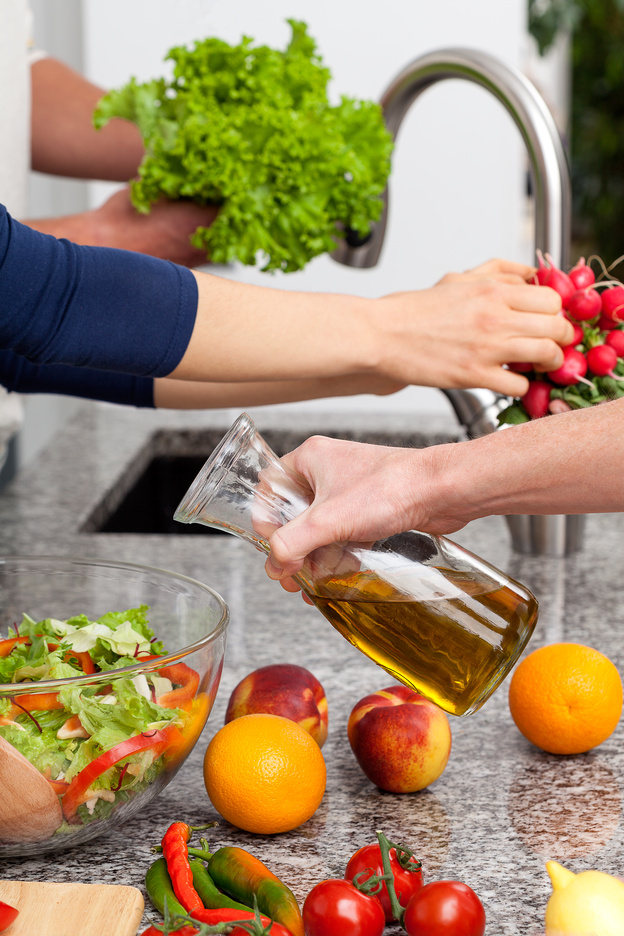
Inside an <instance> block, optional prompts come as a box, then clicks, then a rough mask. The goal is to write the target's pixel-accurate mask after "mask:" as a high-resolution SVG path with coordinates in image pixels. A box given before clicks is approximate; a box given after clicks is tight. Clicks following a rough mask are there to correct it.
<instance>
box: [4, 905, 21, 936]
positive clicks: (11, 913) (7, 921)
mask: <svg viewBox="0 0 624 936" xmlns="http://www.w3.org/2000/svg"><path fill="white" fill-rule="evenodd" d="M18 914H19V910H16V909H15V907H10V906H9V905H8V904H7V903H5V902H4V901H3V900H0V933H3V932H4V931H5V929H8V928H9V926H10V925H11V923H13V921H14V920H16V919H17V916H18Z"/></svg>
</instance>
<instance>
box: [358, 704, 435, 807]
mask: <svg viewBox="0 0 624 936" xmlns="http://www.w3.org/2000/svg"><path fill="white" fill-rule="evenodd" d="M347 732H348V735H349V743H350V745H351V748H352V750H353V753H354V754H355V756H356V759H357V761H358V763H359V765H360V767H361V768H362V770H363V771H364V773H365V774H366V776H367V777H368V779H369V780H371V781H372V782H373V783H375V784H376V785H377V786H378V787H381V789H382V790H388V791H389V792H390V793H413V792H415V791H416V790H422V789H424V788H425V787H427V786H429V784H431V783H433V781H434V780H437V779H438V777H439V776H440V775H441V773H442V771H443V770H444V768H445V767H446V764H447V762H448V758H449V754H450V753H451V729H450V725H449V721H448V718H447V717H446V714H445V713H444V712H443V711H442V709H440V708H438V706H437V705H434V704H433V702H430V701H429V700H428V699H425V697H424V696H421V695H420V694H419V693H418V692H414V690H413V689H408V687H407V686H390V688H388V689H382V690H381V691H380V692H375V693H373V694H371V695H368V696H365V697H364V698H363V699H360V701H359V702H358V703H357V705H355V706H354V708H353V710H352V712H351V715H350V717H349V724H348V726H347Z"/></svg>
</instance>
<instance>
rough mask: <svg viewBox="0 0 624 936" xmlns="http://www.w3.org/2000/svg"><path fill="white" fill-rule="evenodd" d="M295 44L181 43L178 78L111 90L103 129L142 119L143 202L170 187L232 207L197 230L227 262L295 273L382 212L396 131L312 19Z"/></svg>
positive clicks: (198, 242) (100, 121)
mask: <svg viewBox="0 0 624 936" xmlns="http://www.w3.org/2000/svg"><path fill="white" fill-rule="evenodd" d="M288 22H289V23H290V25H291V28H292V38H291V41H290V43H289V45H288V47H287V48H286V50H285V51H283V52H282V51H279V50H276V49H272V48H270V47H268V46H253V45H252V40H251V39H250V38H249V37H244V38H243V39H242V41H241V43H240V44H239V45H238V46H230V45H228V44H227V43H226V42H223V41H222V40H219V39H205V40H203V41H198V42H196V43H195V44H194V46H193V47H192V48H187V47H185V46H179V47H176V48H173V49H171V50H170V52H169V54H168V56H167V59H169V60H171V61H173V63H174V69H173V77H172V79H171V80H170V81H165V80H164V79H160V80H157V81H151V82H148V83H147V84H138V83H137V82H136V81H135V80H134V79H132V80H131V81H130V82H129V83H128V84H127V85H126V86H125V87H123V88H121V89H119V90H116V91H111V92H110V93H109V94H107V95H106V96H105V97H104V98H102V100H101V101H100V102H99V104H98V107H97V109H96V112H95V115H94V124H95V126H96V127H102V126H104V125H105V124H106V123H107V122H108V121H109V120H110V119H111V118H113V117H123V118H125V119H127V120H131V121H132V122H133V123H135V124H136V125H137V127H138V128H139V131H140V132H141V135H142V137H143V141H144V144H145V149H146V155H145V158H144V159H143V162H142V164H141V166H140V168H139V178H138V180H135V181H134V182H132V201H133V203H134V205H135V207H136V208H137V209H138V210H139V211H142V212H145V213H147V212H149V210H150V208H151V205H152V204H153V203H154V202H156V201H157V200H158V199H159V198H161V197H163V196H164V197H166V198H169V199H181V198H188V199H192V200H194V201H196V202H198V203H200V204H207V203H213V204H218V205H220V206H221V208H220V211H219V213H218V215H217V218H216V221H215V222H214V223H213V224H212V225H211V226H210V227H206V228H204V227H200V228H198V229H197V231H196V232H195V234H194V235H193V238H192V241H193V243H194V245H195V246H196V247H199V248H201V249H205V250H206V254H207V256H208V257H209V258H210V259H211V260H213V261H214V262H215V263H230V262H231V261H233V260H239V261H240V262H242V263H244V264H246V265H249V266H254V265H255V264H256V263H257V262H258V261H259V260H260V261H261V262H262V264H263V266H262V269H263V270H275V269H280V270H283V271H284V272H292V271H295V270H300V269H302V268H303V267H304V266H305V265H306V264H307V263H308V262H309V261H310V260H311V259H312V258H313V257H316V256H319V255H320V254H322V253H326V252H328V251H332V250H334V249H335V247H336V241H337V238H340V237H342V236H344V233H343V232H344V229H350V230H353V231H356V232H357V233H358V234H359V235H360V236H362V237H363V236H366V234H368V232H369V231H370V226H371V223H372V222H373V221H376V220H377V219H378V218H379V216H380V214H381V211H382V207H383V204H382V200H381V195H382V193H383V191H384V189H385V187H386V182H387V179H388V175H389V173H390V155H391V152H392V146H393V144H392V137H391V135H390V133H389V132H388V130H387V129H386V126H385V123H384V119H383V114H382V111H381V108H380V107H379V105H378V104H375V103H373V102H370V101H359V100H354V99H352V98H348V97H343V98H342V100H341V102H340V104H338V105H337V106H332V105H330V103H329V100H328V96H327V84H328V82H329V79H330V77H331V75H330V72H329V70H328V69H327V68H326V67H325V66H324V65H323V63H322V60H321V58H320V56H319V55H318V54H317V53H316V45H315V42H314V40H313V39H312V38H311V37H310V36H309V35H308V33H307V26H306V24H305V23H302V22H298V21H295V20H289V21H288Z"/></svg>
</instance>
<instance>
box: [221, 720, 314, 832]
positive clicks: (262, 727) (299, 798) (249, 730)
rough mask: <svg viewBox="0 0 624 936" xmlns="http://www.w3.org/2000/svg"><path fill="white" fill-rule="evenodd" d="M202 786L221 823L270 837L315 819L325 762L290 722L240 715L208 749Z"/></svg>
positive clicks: (310, 740)
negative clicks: (222, 821)
mask: <svg viewBox="0 0 624 936" xmlns="http://www.w3.org/2000/svg"><path fill="white" fill-rule="evenodd" d="M204 782H205V784H206V792H207V793H208V796H209V797H210V801H211V802H212V805H213V806H214V808H215V809H216V810H217V812H218V813H220V814H221V815H222V816H223V818H224V819H227V821H228V822H231V823H232V825H235V826H238V828H239V829H245V831H247V832H259V833H261V834H264V835H272V834H274V833H276V832H288V831H289V830H290V829H296V828H297V826H300V825H301V824H302V823H303V822H306V821H307V820H308V819H310V817H311V816H313V815H314V813H315V812H316V810H317V809H318V807H319V805H320V803H321V800H322V799H323V794H324V793H325V783H326V770H325V761H324V759H323V755H322V754H321V749H320V748H319V746H318V744H317V743H316V741H315V740H314V738H312V737H311V735H309V734H308V732H307V731H305V729H303V728H302V727H301V726H300V725H298V724H297V723H296V722H293V721H291V720H290V719H289V718H283V717H282V716H281V715H266V714H257V715H241V717H240V718H235V719H234V721H231V722H228V724H227V725H225V726H224V727H223V728H221V729H220V731H218V732H217V733H216V735H215V736H214V738H213V739H212V741H211V742H210V744H209V745H208V748H207V750H206V754H205V757H204Z"/></svg>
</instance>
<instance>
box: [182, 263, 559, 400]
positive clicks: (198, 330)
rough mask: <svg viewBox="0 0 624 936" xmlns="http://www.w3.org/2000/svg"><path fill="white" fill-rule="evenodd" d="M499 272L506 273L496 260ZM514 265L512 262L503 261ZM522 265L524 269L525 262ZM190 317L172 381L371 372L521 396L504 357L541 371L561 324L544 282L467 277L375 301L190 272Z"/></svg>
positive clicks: (520, 381)
mask: <svg viewBox="0 0 624 936" xmlns="http://www.w3.org/2000/svg"><path fill="white" fill-rule="evenodd" d="M499 265H500V269H501V276H507V275H509V274H505V273H504V272H503V271H504V270H505V269H506V264H505V262H504V261H499ZM512 266H517V265H512ZM525 269H527V270H529V268H528V267H527V268H525ZM194 275H195V277H196V279H197V283H198V289H199V307H198V315H197V322H196V325H195V329H194V331H193V335H192V337H191V340H190V343H189V345H188V348H187V351H186V353H185V355H184V357H183V359H182V361H181V362H180V364H179V365H178V367H177V368H176V369H175V370H174V371H173V372H172V373H171V374H170V375H169V376H170V377H173V378H175V379H183V380H203V379H209V380H215V381H223V380H225V381H229V380H231V379H232V375H236V377H237V378H238V379H240V380H274V379H277V378H279V379H282V380H291V379H294V380H298V379H303V378H319V377H321V378H326V377H336V376H348V375H355V374H360V375H362V374H375V375H377V376H379V377H386V378H389V379H391V380H394V381H397V382H399V383H402V384H420V385H424V386H431V387H443V388H447V387H490V388H491V389H493V390H497V391H500V392H501V393H508V394H510V395H518V396H520V395H522V394H523V393H524V392H525V391H526V388H527V386H528V382H527V379H526V377H524V376H522V375H521V374H516V373H512V372H511V371H508V370H506V369H504V367H503V365H504V364H505V362H507V361H532V362H534V363H536V364H538V365H540V366H543V367H545V368H547V369H552V368H554V367H557V366H558V364H559V362H560V361H561V360H562V359H563V355H562V351H561V348H560V347H559V344H558V343H560V344H565V343H566V340H569V339H570V338H571V336H572V326H571V325H570V323H569V322H568V321H567V320H566V319H564V318H563V317H562V316H560V315H558V314H557V313H558V311H559V309H560V305H561V302H560V299H559V297H558V296H557V294H556V293H554V292H553V291H552V290H550V289H547V288H545V287H538V286H527V285H526V284H525V283H523V281H522V279H521V278H520V277H519V276H518V275H517V274H514V275H515V277H516V280H517V282H516V281H514V282H501V281H499V280H497V278H496V277H495V276H487V277H483V276H479V277H477V278H473V277H472V276H471V275H467V276H466V277H460V278H458V279H457V280H456V281H454V282H450V283H447V282H443V283H441V284H439V285H437V286H435V287H433V288H432V289H427V290H421V291H419V292H405V293H395V294H393V295H390V296H385V297H383V298H381V299H361V298H357V297H354V296H345V295H332V294H319V293H297V292H286V291H283V290H279V289H271V288H265V287H258V286H251V285H248V284H242V283H236V282H232V281H230V280H227V279H223V278H220V277H215V276H212V275H210V274H202V273H195V274H194Z"/></svg>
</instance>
